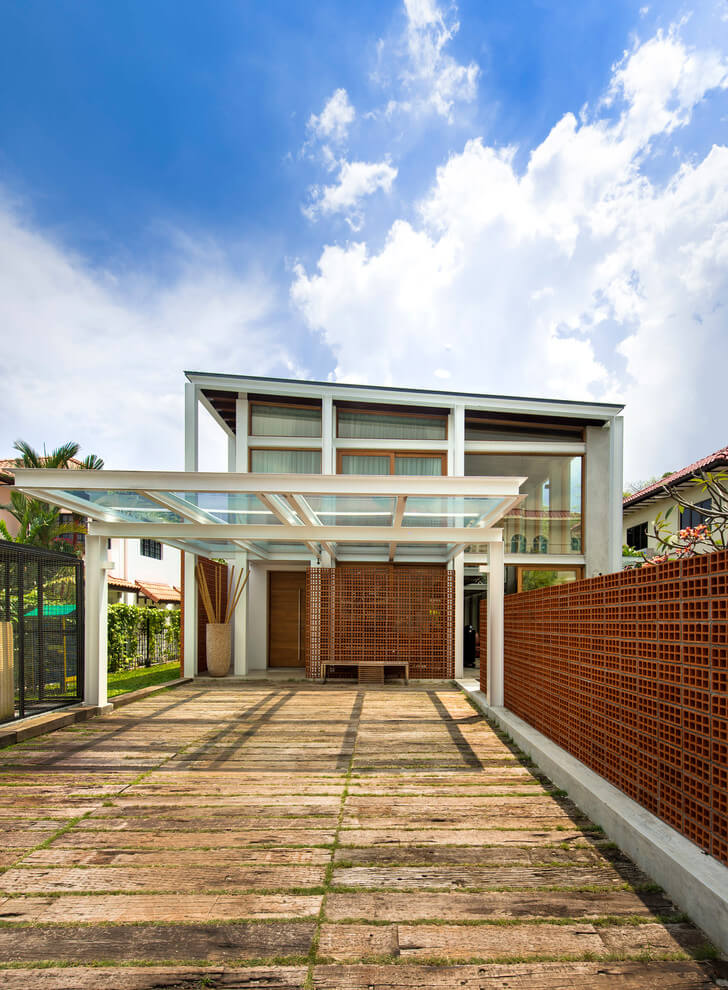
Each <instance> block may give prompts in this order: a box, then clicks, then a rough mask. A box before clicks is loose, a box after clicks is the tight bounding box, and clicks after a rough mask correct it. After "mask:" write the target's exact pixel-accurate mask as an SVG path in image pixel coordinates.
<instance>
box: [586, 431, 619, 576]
mask: <svg viewBox="0 0 728 990" xmlns="http://www.w3.org/2000/svg"><path fill="white" fill-rule="evenodd" d="M623 445H624V419H623V418H622V417H621V416H615V417H614V419H613V420H612V422H611V426H610V429H609V569H610V571H612V572H615V571H621V570H622V499H623V487H624V479H623V473H624V467H623ZM586 551H587V553H588V552H589V546H588V545H587V547H586Z"/></svg>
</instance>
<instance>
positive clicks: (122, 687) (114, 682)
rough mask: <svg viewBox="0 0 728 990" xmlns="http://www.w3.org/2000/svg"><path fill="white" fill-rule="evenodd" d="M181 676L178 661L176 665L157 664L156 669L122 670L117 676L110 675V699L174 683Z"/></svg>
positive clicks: (175, 662)
mask: <svg viewBox="0 0 728 990" xmlns="http://www.w3.org/2000/svg"><path fill="white" fill-rule="evenodd" d="M179 676H180V669H179V661H178V660H175V661H174V663H160V664H156V665H155V666H154V667H139V668H138V669H137V670H120V671H119V672H118V673H116V674H109V697H110V698H113V697H115V696H116V695H117V694H126V693H127V691H138V690H139V688H143V687H149V686H150V685H151V684H164V682H165V681H172V680H174V678H175V677H179Z"/></svg>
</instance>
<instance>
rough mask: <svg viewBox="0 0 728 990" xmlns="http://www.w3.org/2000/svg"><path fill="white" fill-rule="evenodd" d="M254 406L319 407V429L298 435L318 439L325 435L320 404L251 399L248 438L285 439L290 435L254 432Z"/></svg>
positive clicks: (284, 407)
mask: <svg viewBox="0 0 728 990" xmlns="http://www.w3.org/2000/svg"><path fill="white" fill-rule="evenodd" d="M253 406H268V407H271V406H272V407H273V408H275V409H317V410H318V412H319V431H318V433H317V434H314V435H313V436H309V435H308V434H307V435H306V436H304V437H296V438H295V439H297V440H316V439H317V438H318V439H320V438H321V437H322V436H323V408H322V407H321V406H320V405H315V404H312V403H310V402H274V401H270V402H269V401H267V400H266V401H261V400H260V399H250V400H249V401H248V438H249V439H250V440H260V439H263V440H265V439H266V438H269V437H281V436H283V438H284V439H285V438H286V437H289V436H290V434H286V433H284V434H280V433H253ZM263 449H264V448H263V447H258V450H263Z"/></svg>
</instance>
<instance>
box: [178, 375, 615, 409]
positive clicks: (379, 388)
mask: <svg viewBox="0 0 728 990" xmlns="http://www.w3.org/2000/svg"><path fill="white" fill-rule="evenodd" d="M183 374H184V375H185V377H186V378H187V380H188V381H189V382H193V383H196V384H199V381H198V380H199V379H225V380H228V381H229V380H232V381H239V382H268V383H279V384H281V385H301V386H306V385H312V386H315V387H317V388H345V389H361V390H369V391H376V392H402V393H405V394H407V395H438V396H447V397H452V398H463V399H469V398H470V399H502V400H504V401H506V402H540V403H543V404H544V405H566V406H579V407H581V408H583V409H603V410H605V412H606V411H609V412H610V413H611V414H612V415H617V414H618V413H620V412H621V411H622V410H623V409H624V404H618V403H611V402H596V401H594V400H579V399H556V398H551V399H547V398H543V397H542V396H533V395H531V396H529V395H498V394H495V393H490V392H456V391H453V390H452V389H447V390H446V389H432V388H405V387H400V386H390V385H367V384H361V383H354V382H322V381H317V380H315V379H308V378H277V377H267V376H263V375H234V374H226V373H223V372H218V371H185V372H183Z"/></svg>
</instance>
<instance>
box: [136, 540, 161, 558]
mask: <svg viewBox="0 0 728 990" xmlns="http://www.w3.org/2000/svg"><path fill="white" fill-rule="evenodd" d="M139 543H140V547H139V552H140V553H141V555H142V557H152V558H153V559H154V560H161V559H162V544H161V543H160V542H159V540H140V541H139Z"/></svg>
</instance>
